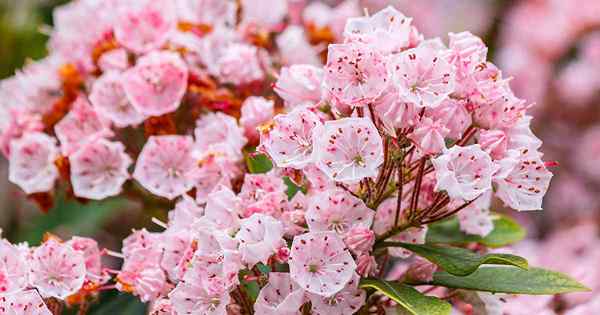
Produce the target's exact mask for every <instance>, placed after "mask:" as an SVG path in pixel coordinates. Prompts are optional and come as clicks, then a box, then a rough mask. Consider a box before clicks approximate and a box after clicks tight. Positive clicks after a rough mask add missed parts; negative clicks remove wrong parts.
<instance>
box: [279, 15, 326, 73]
mask: <svg viewBox="0 0 600 315" xmlns="http://www.w3.org/2000/svg"><path fill="white" fill-rule="evenodd" d="M275 41H276V43H277V48H279V53H280V54H281V61H282V63H283V64H285V65H290V66H293V65H299V66H301V67H305V66H309V65H313V66H320V65H321V59H320V57H319V51H320V49H319V48H318V47H313V46H312V45H311V44H310V42H309V41H308V36H307V34H306V31H305V30H304V28H302V27H300V26H298V25H289V26H288V27H286V29H285V31H283V32H282V33H281V34H279V36H277V39H275Z"/></svg>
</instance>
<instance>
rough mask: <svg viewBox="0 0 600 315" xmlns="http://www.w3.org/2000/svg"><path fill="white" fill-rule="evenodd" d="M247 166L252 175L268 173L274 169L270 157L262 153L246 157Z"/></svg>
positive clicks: (250, 154)
mask: <svg viewBox="0 0 600 315" xmlns="http://www.w3.org/2000/svg"><path fill="white" fill-rule="evenodd" d="M246 165H247V166H248V171H250V173H252V174H260V173H266V172H268V171H270V170H271V169H272V168H273V163H271V160H270V159H269V157H268V156H266V155H265V154H262V153H249V154H247V155H246Z"/></svg>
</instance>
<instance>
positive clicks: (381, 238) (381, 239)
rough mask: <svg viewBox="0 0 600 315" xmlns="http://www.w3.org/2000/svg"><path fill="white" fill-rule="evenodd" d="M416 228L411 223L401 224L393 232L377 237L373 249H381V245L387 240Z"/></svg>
mask: <svg viewBox="0 0 600 315" xmlns="http://www.w3.org/2000/svg"><path fill="white" fill-rule="evenodd" d="M412 226H415V225H413V224H412V223H411V222H406V223H404V224H400V225H398V226H396V227H394V228H392V229H391V230H389V231H387V232H385V233H383V234H381V235H380V236H379V237H377V240H376V241H375V245H373V248H380V247H382V246H381V244H382V243H384V242H385V240H386V239H388V238H390V237H392V236H394V235H396V234H398V233H400V232H402V231H404V230H406V229H408V228H410V227H412Z"/></svg>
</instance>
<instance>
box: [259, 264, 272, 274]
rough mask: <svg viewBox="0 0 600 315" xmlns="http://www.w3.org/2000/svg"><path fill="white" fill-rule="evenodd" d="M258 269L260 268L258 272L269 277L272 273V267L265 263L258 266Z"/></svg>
mask: <svg viewBox="0 0 600 315" xmlns="http://www.w3.org/2000/svg"><path fill="white" fill-rule="evenodd" d="M256 268H258V270H259V271H260V272H261V273H263V274H265V275H268V274H269V272H271V267H269V266H267V265H265V264H263V263H258V264H256Z"/></svg>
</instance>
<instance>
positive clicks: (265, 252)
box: [235, 213, 285, 268]
mask: <svg viewBox="0 0 600 315" xmlns="http://www.w3.org/2000/svg"><path fill="white" fill-rule="evenodd" d="M235 238H236V239H237V240H238V241H239V242H240V246H239V251H240V254H241V255H242V261H243V262H245V263H246V264H247V265H248V268H252V267H253V266H254V265H256V264H257V263H258V262H262V263H264V264H267V263H268V260H269V257H271V256H272V255H273V254H275V253H277V251H278V250H279V248H280V247H282V246H285V240H284V239H283V225H282V224H281V222H279V221H278V220H276V219H274V218H273V217H271V216H268V215H264V214H260V213H256V214H253V215H252V216H251V217H249V218H247V219H243V220H241V222H240V231H239V232H238V233H237V235H236V236H235Z"/></svg>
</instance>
